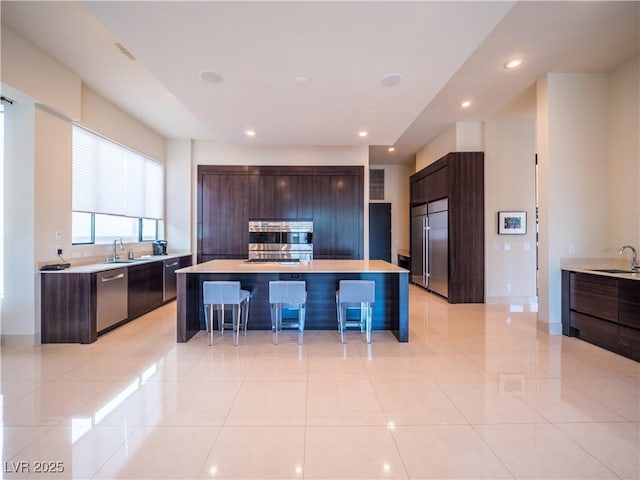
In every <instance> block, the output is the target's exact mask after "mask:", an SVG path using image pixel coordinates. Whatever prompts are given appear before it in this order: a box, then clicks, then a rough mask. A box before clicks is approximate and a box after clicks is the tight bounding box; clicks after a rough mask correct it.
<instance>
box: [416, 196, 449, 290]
mask: <svg viewBox="0 0 640 480" xmlns="http://www.w3.org/2000/svg"><path fill="white" fill-rule="evenodd" d="M448 222H449V215H448V200H447V199H446V198H444V199H442V200H437V201H435V202H430V203H428V204H425V205H420V206H418V207H414V208H412V209H411V281H412V282H413V283H415V284H416V285H421V286H423V287H425V288H428V289H429V290H431V291H433V292H435V293H437V294H439V295H442V296H443V297H448V296H449V267H448V265H449V226H448Z"/></svg>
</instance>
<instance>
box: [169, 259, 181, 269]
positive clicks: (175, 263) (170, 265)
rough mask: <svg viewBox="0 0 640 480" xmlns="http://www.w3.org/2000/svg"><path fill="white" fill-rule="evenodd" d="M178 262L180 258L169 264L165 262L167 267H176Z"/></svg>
mask: <svg viewBox="0 0 640 480" xmlns="http://www.w3.org/2000/svg"><path fill="white" fill-rule="evenodd" d="M178 263H180V262H179V261H178V260H176V261H175V262H173V263H167V264H165V268H171V267H175V266H176V265H178Z"/></svg>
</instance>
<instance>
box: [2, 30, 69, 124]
mask: <svg viewBox="0 0 640 480" xmlns="http://www.w3.org/2000/svg"><path fill="white" fill-rule="evenodd" d="M1 59H2V83H3V85H8V86H9V87H12V88H13V89H15V90H17V91H19V92H21V93H22V94H24V95H25V96H27V97H29V98H31V99H33V100H34V101H35V102H36V103H40V104H43V105H46V106H47V107H48V108H50V109H52V110H55V111H56V112H58V113H60V114H61V115H64V116H65V117H67V118H70V119H72V120H77V119H79V118H80V88H81V81H80V77H78V76H77V75H76V74H75V73H73V72H72V71H71V70H69V69H68V68H67V67H65V66H64V65H62V64H61V63H59V62H57V61H56V60H54V59H53V58H51V57H49V56H48V55H46V54H45V53H44V52H42V50H39V49H38V48H37V47H35V46H34V45H33V44H31V43H29V42H28V41H26V40H24V39H23V38H22V37H20V36H19V35H17V34H16V33H15V32H13V31H12V30H11V29H9V28H7V27H6V26H5V25H4V24H3V25H2V55H1ZM3 92H4V89H3Z"/></svg>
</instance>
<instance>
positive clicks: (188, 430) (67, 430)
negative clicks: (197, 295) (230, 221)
mask: <svg viewBox="0 0 640 480" xmlns="http://www.w3.org/2000/svg"><path fill="white" fill-rule="evenodd" d="M409 290H410V298H409V318H410V341H409V342H408V343H404V344H401V343H398V342H397V341H396V340H395V337H393V335H391V334H390V333H389V332H380V331H376V332H374V336H373V343H372V344H371V345H367V344H366V343H364V342H363V338H362V335H360V334H359V333H358V332H349V335H347V343H346V344H342V343H340V340H339V336H338V334H337V332H334V331H307V332H305V335H304V344H303V345H298V343H297V334H296V333H295V332H284V333H283V334H282V335H281V336H280V338H279V344H278V345H273V344H272V339H271V334H270V332H266V331H249V332H248V333H247V335H246V337H242V338H241V340H240V344H239V345H238V346H237V347H234V346H233V345H232V338H231V335H225V336H224V337H223V338H221V337H220V336H216V337H215V340H214V345H213V346H211V347H210V346H208V345H207V339H206V336H205V335H204V334H203V333H200V334H198V335H197V336H196V337H194V338H193V339H192V340H190V341H189V342H187V343H184V344H177V343H176V341H175V338H176V330H175V329H176V326H175V314H176V312H175V308H176V306H175V303H173V304H168V305H166V306H164V307H162V308H160V309H158V310H156V311H154V312H151V313H150V314H148V315H145V316H143V317H141V318H139V319H137V320H135V321H133V322H130V323H129V324H127V325H125V326H123V327H120V328H118V329H117V330H115V331H113V332H110V333H108V334H106V335H103V336H101V337H100V338H99V340H98V341H97V342H96V343H94V344H91V345H38V346H35V347H33V346H32V347H6V346H3V347H2V348H1V350H0V388H1V390H0V402H1V405H2V428H1V430H0V432H1V435H0V444H1V448H2V461H3V464H2V466H3V468H2V478H16V479H32V478H33V479H47V480H48V479H56V478H60V479H63V478H77V479H90V478H98V479H106V478H127V479H152V478H189V479H195V478H209V479H314V480H315V479H318V480H319V479H377V478H411V479H477V478H486V479H502V478H506V479H558V480H559V479H582V478H601V479H604V478H618V479H635V480H637V479H638V478H640V454H639V453H638V452H640V364H639V363H637V362H633V361H631V360H628V359H626V358H623V357H620V356H618V355H615V354H613V353H610V352H607V351H606V350H603V349H600V348H597V347H594V346H593V345H590V344H587V343H584V342H581V341H580V340H577V339H574V338H567V337H562V336H549V335H546V334H545V333H543V332H540V331H538V330H537V329H536V313H535V310H536V309H535V305H533V306H532V305H528V304H527V305H521V306H517V305H516V306H513V305H449V304H448V303H447V302H445V301H444V300H442V299H441V298H439V297H435V296H433V295H431V294H429V293H427V292H425V291H423V290H421V289H419V288H417V287H413V286H411V287H410V288H409ZM45 470H46V471H45Z"/></svg>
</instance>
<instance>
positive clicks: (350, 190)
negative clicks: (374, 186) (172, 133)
mask: <svg viewBox="0 0 640 480" xmlns="http://www.w3.org/2000/svg"><path fill="white" fill-rule="evenodd" d="M363 172H364V170H363V167H358V166H356V167H342V166H336V167H328V166H240V167H229V166H213V165H200V166H198V221H197V227H198V262H199V263H200V262H205V261H208V260H214V259H223V258H246V257H247V255H248V252H247V243H248V238H247V237H248V234H247V228H248V221H249V219H253V220H255V219H311V220H312V221H313V228H314V232H313V244H314V258H354V259H357V258H362V257H363V254H364V232H363V229H364V227H363V225H364V193H363V188H364V173H363ZM231 185H233V186H231ZM230 217H231V218H230Z"/></svg>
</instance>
